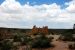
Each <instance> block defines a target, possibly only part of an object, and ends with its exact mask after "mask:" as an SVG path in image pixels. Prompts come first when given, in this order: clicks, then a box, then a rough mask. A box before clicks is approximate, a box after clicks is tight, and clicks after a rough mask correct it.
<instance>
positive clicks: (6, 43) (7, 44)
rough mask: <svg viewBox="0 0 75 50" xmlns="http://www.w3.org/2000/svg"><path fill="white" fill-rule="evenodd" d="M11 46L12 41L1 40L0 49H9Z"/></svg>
mask: <svg viewBox="0 0 75 50" xmlns="http://www.w3.org/2000/svg"><path fill="white" fill-rule="evenodd" d="M12 47H13V45H12V42H10V41H9V40H4V41H3V42H2V46H1V50H11V48H12Z"/></svg>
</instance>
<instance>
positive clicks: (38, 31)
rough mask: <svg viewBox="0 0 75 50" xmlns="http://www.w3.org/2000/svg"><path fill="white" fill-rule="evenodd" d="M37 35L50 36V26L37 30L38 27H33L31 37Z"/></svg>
mask: <svg viewBox="0 0 75 50" xmlns="http://www.w3.org/2000/svg"><path fill="white" fill-rule="evenodd" d="M37 33H43V34H45V35H47V34H48V26H44V27H43V28H40V27H39V28H37V27H36V25H35V26H33V28H32V30H31V35H33V34H37Z"/></svg>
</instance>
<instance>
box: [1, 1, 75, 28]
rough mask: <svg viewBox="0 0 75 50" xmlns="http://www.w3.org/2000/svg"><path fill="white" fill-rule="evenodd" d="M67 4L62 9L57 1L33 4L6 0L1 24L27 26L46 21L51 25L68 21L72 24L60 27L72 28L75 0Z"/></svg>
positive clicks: (74, 21)
mask: <svg viewBox="0 0 75 50" xmlns="http://www.w3.org/2000/svg"><path fill="white" fill-rule="evenodd" d="M67 5H68V7H67V8H65V9H61V6H60V5H57V4H56V3H53V4H50V5H47V4H42V5H34V6H31V5H29V2H27V4H25V5H20V3H19V2H17V1H15V0H6V1H4V2H3V3H2V4H1V5H0V22H1V23H0V26H4V27H19V28H24V27H25V28H27V27H31V26H33V25H35V24H37V25H39V26H42V25H43V24H45V23H46V25H48V26H49V27H51V25H50V23H62V25H63V23H67V24H68V25H70V26H68V27H67V26H65V25H63V27H60V26H59V27H58V28H71V27H72V25H73V23H75V20H74V19H75V17H74V16H75V1H74V0H73V1H71V2H69V3H67ZM40 23H41V24H40ZM57 25H59V24H57ZM57 25H55V28H57ZM64 26H65V27H64ZM53 28H54V27H53Z"/></svg>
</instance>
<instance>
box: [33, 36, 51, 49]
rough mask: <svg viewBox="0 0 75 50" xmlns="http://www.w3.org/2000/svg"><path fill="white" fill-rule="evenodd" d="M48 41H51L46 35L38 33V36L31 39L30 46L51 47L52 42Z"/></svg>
mask: <svg viewBox="0 0 75 50" xmlns="http://www.w3.org/2000/svg"><path fill="white" fill-rule="evenodd" d="M50 42H51V41H50V39H48V38H47V37H46V36H44V35H41V36H40V35H39V37H36V38H35V39H33V42H32V48H48V47H52V44H51V43H50Z"/></svg>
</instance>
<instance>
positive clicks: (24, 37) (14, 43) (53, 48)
mask: <svg viewBox="0 0 75 50" xmlns="http://www.w3.org/2000/svg"><path fill="white" fill-rule="evenodd" d="M74 31H75V30H74V29H48V26H44V27H42V28H38V27H36V26H33V28H32V29H15V28H1V29H0V49H1V50H75V34H74Z"/></svg>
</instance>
